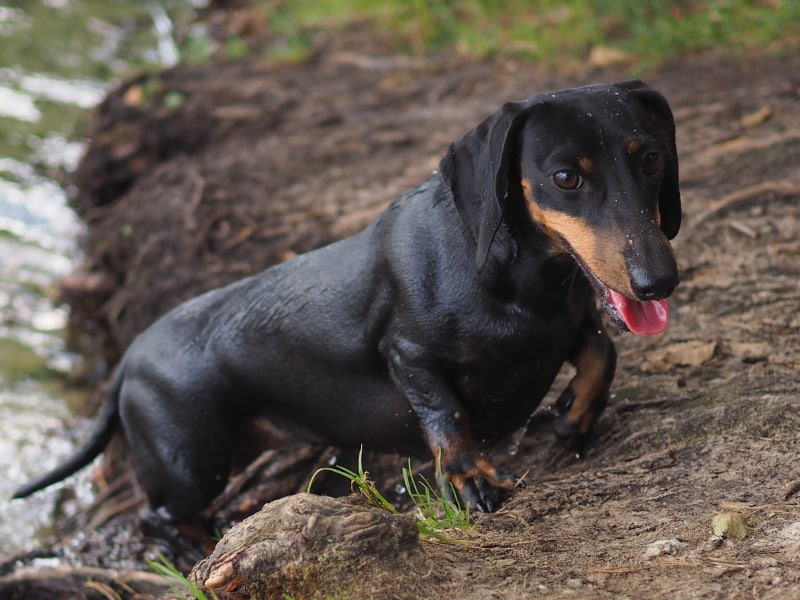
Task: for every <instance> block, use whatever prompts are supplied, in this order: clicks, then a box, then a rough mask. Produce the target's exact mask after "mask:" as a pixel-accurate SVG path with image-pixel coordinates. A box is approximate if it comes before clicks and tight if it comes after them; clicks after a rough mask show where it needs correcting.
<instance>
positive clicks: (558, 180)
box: [553, 169, 583, 190]
mask: <svg viewBox="0 0 800 600" xmlns="http://www.w3.org/2000/svg"><path fill="white" fill-rule="evenodd" d="M553 183H555V184H556V185H557V186H558V187H560V188H561V189H562V190H574V189H576V188H579V187H580V186H581V184H582V183H583V179H581V176H580V173H578V171H576V170H575V169H561V170H560V171H556V172H555V173H553Z"/></svg>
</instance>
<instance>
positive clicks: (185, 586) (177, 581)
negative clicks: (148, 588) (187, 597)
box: [145, 554, 217, 600]
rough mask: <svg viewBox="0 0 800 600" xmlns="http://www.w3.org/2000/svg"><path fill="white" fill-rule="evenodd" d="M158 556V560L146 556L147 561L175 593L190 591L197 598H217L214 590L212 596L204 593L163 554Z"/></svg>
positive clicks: (209, 599) (199, 599)
mask: <svg viewBox="0 0 800 600" xmlns="http://www.w3.org/2000/svg"><path fill="white" fill-rule="evenodd" d="M156 558H157V559H158V560H157V561H155V560H152V559H150V558H145V561H147V564H148V565H149V566H150V568H151V569H153V572H154V573H155V574H156V575H160V576H161V577H162V578H164V579H165V580H166V581H167V585H169V589H170V590H172V593H173V594H175V595H176V596H183V594H184V593H185V592H189V593H190V594H191V595H192V597H193V598H195V600H216V598H217V596H216V594H214V592H211V597H209V596H207V595H206V594H205V593H203V590H201V589H200V588H199V587H197V586H196V585H195V584H194V583H192V582H191V581H189V580H188V579H186V577H184V575H183V573H181V572H180V571H179V570H178V569H177V568H176V567H175V565H173V564H172V563H171V562H169V561H168V560H167V559H166V558H165V557H164V556H163V555H161V554H157V555H156Z"/></svg>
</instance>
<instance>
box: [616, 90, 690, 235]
mask: <svg viewBox="0 0 800 600" xmlns="http://www.w3.org/2000/svg"><path fill="white" fill-rule="evenodd" d="M620 85H621V87H623V88H625V89H627V90H628V91H630V92H631V94H632V95H633V97H634V98H636V99H637V100H638V101H639V102H640V103H641V104H642V105H643V106H644V108H645V110H646V111H647V112H648V114H649V115H650V116H651V118H652V119H653V121H655V124H656V126H657V127H658V129H659V131H660V133H661V135H662V138H663V141H664V143H665V144H666V145H667V148H668V150H669V156H667V157H666V162H665V172H664V180H663V181H662V182H661V191H660V194H659V198H658V209H659V212H660V213H661V230H662V231H663V232H664V233H665V234H666V236H667V238H668V239H670V240H671V239H672V238H674V237H675V236H676V235H678V230H679V229H680V227H681V192H680V187H679V183H678V149H677V145H676V144H675V119H674V118H673V116H672V110H670V107H669V104H667V100H666V99H665V98H664V96H662V95H661V94H659V93H658V92H656V91H655V90H653V89H652V88H650V87H648V85H647V84H646V83H644V82H643V81H639V80H634V81H628V82H625V83H623V84H620Z"/></svg>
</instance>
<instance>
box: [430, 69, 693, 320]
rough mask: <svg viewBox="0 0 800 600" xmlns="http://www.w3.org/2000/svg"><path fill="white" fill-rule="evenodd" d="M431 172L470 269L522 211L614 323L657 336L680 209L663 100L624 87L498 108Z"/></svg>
mask: <svg viewBox="0 0 800 600" xmlns="http://www.w3.org/2000/svg"><path fill="white" fill-rule="evenodd" d="M440 169H441V173H442V177H443V178H444V180H445V182H446V183H447V185H448V186H449V188H450V190H451V192H452V194H453V200H454V202H455V205H456V208H457V210H458V213H459V215H460V216H461V218H462V220H463V221H464V224H465V225H466V227H467V228H468V229H469V231H470V232H471V233H472V236H473V237H474V239H475V241H476V244H477V254H476V266H477V268H478V270H481V269H483V268H484V265H485V263H486V261H487V258H488V257H489V256H490V255H491V254H492V250H493V245H494V240H495V237H496V235H497V232H498V230H499V229H500V227H501V224H502V223H503V219H504V218H506V216H507V215H508V214H509V207H510V206H512V205H513V204H514V203H517V204H519V203H524V205H525V206H526V209H527V213H528V214H529V216H530V218H531V219H532V220H533V222H534V223H535V224H536V226H537V227H538V228H539V229H540V230H541V231H542V232H544V233H545V234H546V235H547V236H549V237H550V238H551V240H552V242H553V244H552V246H553V248H555V249H556V251H557V252H564V253H569V254H571V255H572V256H573V258H574V259H575V261H576V262H577V263H578V264H579V265H580V267H581V268H582V269H583V271H584V272H585V273H586V274H587V276H588V278H589V279H590V280H591V281H592V283H593V284H594V286H595V287H596V288H597V289H598V291H599V292H600V294H601V296H602V298H603V299H604V301H605V303H606V307H607V309H608V313H609V315H610V316H611V318H612V320H614V322H615V323H616V324H617V325H619V326H621V327H623V328H626V329H629V330H630V331H633V332H634V333H640V334H651V333H659V332H660V331H663V329H664V328H665V327H666V325H667V321H668V318H669V312H668V307H667V303H666V300H665V298H667V297H668V296H669V295H670V294H671V293H672V291H673V289H674V288H675V286H676V285H677V284H678V268H677V265H676V263H675V257H674V255H673V253H672V249H671V247H670V244H669V241H668V240H670V239H672V238H674V237H675V235H677V233H678V229H679V228H680V221H681V202H680V191H679V187H678V156H677V149H676V145H675V122H674V120H673V117H672V112H671V110H670V108H669V105H668V104H667V102H666V100H665V99H664V97H663V96H662V95H661V94H659V93H658V92H655V91H653V90H652V89H650V88H649V87H647V85H645V84H644V83H642V82H641V81H629V82H623V83H617V84H611V85H595V86H587V87H582V88H576V89H572V90H565V91H561V92H555V93H547V94H541V95H538V96H534V97H533V98H531V99H529V100H527V101H524V102H518V103H508V104H506V105H504V106H503V107H502V108H501V109H500V110H499V111H498V112H496V113H495V114H493V115H491V116H490V117H489V118H487V119H486V120H485V121H483V122H482V123H481V124H480V125H478V126H477V127H476V128H475V129H473V130H472V131H469V132H468V133H467V134H465V135H464V136H463V137H462V138H461V139H459V140H458V141H456V142H454V143H453V144H452V145H451V147H450V149H449V151H448V153H447V155H446V156H445V157H444V159H443V160H442V162H441V165H440ZM505 258H506V259H507V258H509V257H505ZM501 260H502V259H501Z"/></svg>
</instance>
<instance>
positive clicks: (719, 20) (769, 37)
mask: <svg viewBox="0 0 800 600" xmlns="http://www.w3.org/2000/svg"><path fill="white" fill-rule="evenodd" d="M256 6H257V7H258V9H259V10H261V11H262V13H263V14H264V16H265V21H266V23H267V24H268V30H269V32H270V35H271V38H272V40H273V42H272V47H271V48H270V49H269V51H268V58H272V59H278V60H292V59H294V60H302V59H303V58H305V57H307V56H308V55H309V53H310V52H311V48H312V45H313V40H314V37H315V35H316V34H317V33H319V32H321V31H336V30H339V31H345V30H346V29H347V28H348V27H350V26H353V25H354V24H366V25H367V26H368V27H370V28H371V29H372V30H373V31H375V32H376V33H377V34H379V37H381V38H382V39H387V40H389V41H390V43H391V44H392V45H393V46H394V47H395V48H396V49H398V50H404V51H407V52H412V53H415V54H422V53H425V52H429V51H432V50H436V49H439V48H443V47H455V48H457V49H459V50H461V51H463V52H465V53H468V54H471V55H475V56H478V57H481V56H490V55H502V56H505V55H519V56H524V57H528V58H531V59H534V60H538V61H541V62H546V63H548V64H551V65H554V66H558V65H565V64H570V63H577V62H581V61H584V60H586V59H587V57H588V56H589V54H590V52H591V50H592V49H593V48H595V47H597V46H603V47H609V48H612V49H615V50H618V51H621V52H623V53H625V55H626V56H627V57H628V58H629V62H630V63H631V66H632V68H634V69H639V70H640V69H642V68H645V67H648V66H653V65H656V64H658V63H660V62H662V61H664V60H667V59H671V58H676V57H678V56H682V55H685V54H687V53H691V52H695V51H699V50H704V49H708V48H712V47H722V48H725V49H728V50H730V51H732V52H748V51H752V50H757V49H758V50H767V51H773V52H781V51H784V52H786V51H789V50H795V49H797V47H798V46H800V44H798V41H797V40H798V39H800V36H798V35H797V34H798V33H800V2H796V1H794V0H760V1H755V2H754V1H750V0H677V1H675V2H662V1H661V0H639V1H635V2H631V1H628V0H507V1H506V2H496V1H494V0H462V1H461V2H452V1H451V0H383V1H382V2H372V1H370V0H291V1H290V0H257V1H256Z"/></svg>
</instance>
